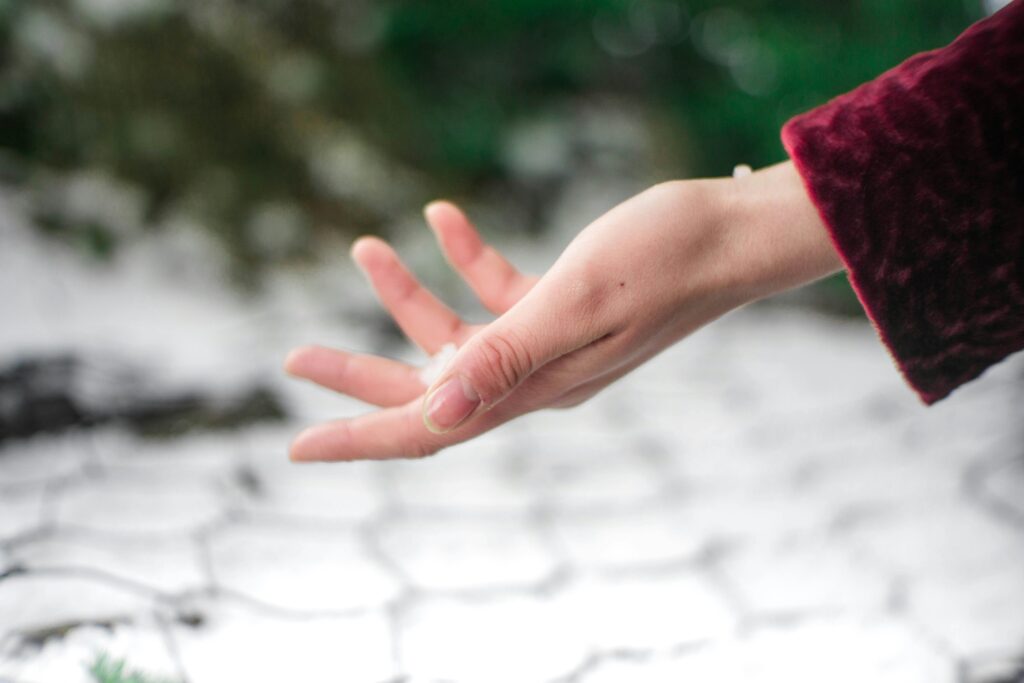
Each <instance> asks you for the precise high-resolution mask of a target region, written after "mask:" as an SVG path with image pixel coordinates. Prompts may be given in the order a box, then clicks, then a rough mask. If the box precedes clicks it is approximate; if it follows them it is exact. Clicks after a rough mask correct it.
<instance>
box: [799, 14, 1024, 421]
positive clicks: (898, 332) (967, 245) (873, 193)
mask: <svg viewBox="0 0 1024 683" xmlns="http://www.w3.org/2000/svg"><path fill="white" fill-rule="evenodd" d="M782 141H783V144H784V145H785V147H786V151H787V152H788V153H789V155H790V157H791V158H792V159H793V161H794V163H795V164H796V166H797V169H798V170H799V172H800V174H801V176H802V177H803V180H804V183H805V185H806V187H807V190H808V192H809V194H810V196H811V199H812V201H813V202H814V203H815V204H816V206H817V207H818V210H819V212H820V213H821V216H822V218H823V219H824V221H825V223H826V225H827V227H828V229H829V231H830V233H831V236H832V239H833V242H834V243H835V245H836V247H837V249H838V251H839V254H840V256H841V257H842V259H843V261H844V263H845V264H846V267H847V271H848V275H849V278H850V281H851V283H852V284H853V286H854V289H856V291H857V294H858V296H859V297H860V300H861V303H862V304H863V306H864V308H865V310H866V311H867V313H868V315H869V317H870V318H871V320H872V322H873V323H874V324H875V327H876V328H877V329H878V332H879V334H880V335H881V337H882V339H883V341H885V343H886V344H887V346H888V347H889V349H890V351H891V352H892V355H893V357H894V358H895V360H896V362H897V364H898V366H899V367H900V369H901V371H902V372H903V374H904V376H905V377H906V378H907V380H908V381H909V383H910V384H911V386H913V387H914V388H915V389H916V390H917V392H918V394H919V395H920V396H921V398H922V399H923V400H924V401H925V402H926V403H929V404H930V403H934V402H935V401H938V400H940V399H942V398H944V397H946V396H947V395H948V394H949V393H950V392H951V391H953V390H954V389H955V388H956V387H958V386H960V385H961V384H963V383H965V382H968V381H969V380H971V379H973V378H975V377H977V376H978V375H980V374H981V373H982V372H984V371H985V369H986V368H988V367H989V366H991V365H993V364H995V363H998V362H999V361H1001V360H1003V359H1004V358H1006V357H1007V356H1008V355H1010V354H1011V353H1013V352H1015V351H1018V350H1020V349H1022V348H1024V0H1015V1H1014V2H1013V3H1011V4H1010V5H1008V6H1006V7H1005V8H1003V9H1002V10H1001V11H999V12H997V13H996V14H994V15H993V16H991V17H989V18H987V19H985V20H983V21H980V22H978V23H976V24H974V25H973V26H972V27H970V28H969V29H968V30H967V31H965V32H964V33H963V34H962V35H961V36H960V37H959V38H957V39H956V41H954V42H953V43H952V44H950V45H949V46H947V47H945V48H942V49H939V50H934V51H931V52H924V53H921V54H918V55H915V56H914V57H911V58H910V59H908V60H907V61H905V62H904V63H903V64H901V65H900V66H898V67H896V68H895V69H892V70H890V71H888V72H886V73H885V74H883V75H882V76H880V77H878V78H877V79H875V80H874V81H871V82H870V83H867V84H865V85H862V86H861V87H859V88H857V89H856V90H854V91H852V92H850V93H847V94H845V95H842V96H840V97H838V98H836V99H834V100H832V101H830V102H828V103H827V104H825V105H823V106H821V107H819V108H817V109H814V110H812V111H810V112H808V113H806V114H802V115H800V116H797V117H795V118H793V119H792V120H790V121H789V122H787V123H786V125H785V126H784V127H783V129H782Z"/></svg>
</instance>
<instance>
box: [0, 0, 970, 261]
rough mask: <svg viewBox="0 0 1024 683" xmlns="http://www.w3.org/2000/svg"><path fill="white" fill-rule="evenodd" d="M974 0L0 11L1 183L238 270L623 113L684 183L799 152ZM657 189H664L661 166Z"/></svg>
mask: <svg viewBox="0 0 1024 683" xmlns="http://www.w3.org/2000/svg"><path fill="white" fill-rule="evenodd" d="M980 15H981V12H980V9H979V8H978V7H977V6H975V4H974V3H973V2H971V1H970V0H968V1H967V2H965V0H859V1H856V2H855V1H853V0H840V1H836V2H828V3H823V2H817V1H812V0H788V1H786V2H768V1H767V0H733V1H731V2H728V3H722V2H712V1H711V0H687V1H686V2H682V1H679V0H487V1H486V2H483V1H481V0H444V1H443V2H423V1H422V0H379V1H376V2H375V1H372V0H344V1H343V2H337V1H336V0H0V174H2V175H3V177H4V178H6V179H7V180H8V181H9V182H19V183H25V184H27V186H28V187H30V188H35V189H36V194H35V196H36V198H37V201H36V204H37V214H38V215H39V218H40V220H41V222H42V223H43V224H44V225H46V226H48V227H49V228H50V229H51V230H53V231H54V232H57V233H61V234H66V235H69V236H71V237H73V238H75V239H77V240H78V241H80V242H81V243H83V244H87V245H92V248H93V249H94V250H95V251H96V252H97V253H99V254H110V253H112V250H113V248H114V247H115V246H116V243H117V239H118V236H119V235H120V233H119V232H118V229H117V228H116V227H111V226H104V224H103V223H104V220H105V219H104V218H103V217H102V216H101V217H99V218H97V216H95V215H91V216H87V217H85V218H82V217H81V216H76V215H75V214H74V212H72V211H69V210H68V209H67V207H66V206H63V205H62V204H61V202H60V201H58V199H55V197H57V198H59V196H60V193H59V192H55V191H54V189H53V188H54V187H55V183H56V185H57V186H59V185H60V179H61V178H65V177H67V175H68V174H71V173H79V172H82V171H90V172H94V173H100V174H102V176H103V177H104V178H108V179H114V181H116V182H123V183H126V184H128V185H129V186H131V187H132V188H134V189H135V190H136V191H138V192H139V193H140V194H141V198H142V200H141V218H140V221H139V222H141V223H144V224H147V225H151V226H157V225H159V224H161V223H162V222H164V221H165V220H166V219H167V218H168V217H169V216H172V215H179V214H185V215H188V216H191V217H193V218H195V219H196V220H198V221H199V222H201V223H203V224H204V225H206V226H208V227H209V228H210V229H211V230H213V231H214V233H215V234H216V235H217V236H218V237H219V238H220V239H221V240H222V241H223V243H224V244H225V245H226V246H227V247H228V249H229V252H230V253H231V254H233V255H234V257H235V261H236V264H237V265H238V272H244V273H252V272H258V269H259V266H260V265H263V264H267V263H271V262H276V261H279V260H281V259H289V258H295V257H302V256H304V255H308V254H309V253H310V252H312V251H315V248H316V244H317V241H316V236H317V235H318V234H324V233H329V232H332V231H338V230H342V231H346V232H354V231H367V230H369V231H379V230H382V229H386V227H387V226H388V225H389V224H391V223H392V222H393V221H394V219H395V218H396V217H399V216H401V215H403V214H404V213H406V212H408V211H410V210H411V209H414V208H416V207H417V206H418V205H419V204H420V203H421V202H422V201H424V200H425V199H428V198H430V197H431V196H432V195H434V194H436V193H444V194H446V195H465V196H472V195H474V194H475V193H481V192H484V193H486V192H492V193H493V192H495V191H498V192H500V191H502V190H503V189H504V188H508V187H514V186H515V185H516V182H515V181H516V179H515V177H514V176H515V169H514V168H511V167H510V165H509V163H508V160H507V156H508V155H507V154H505V153H504V150H505V147H506V145H507V144H508V136H509V131H510V130H512V129H514V128H515V126H517V125H518V124H520V123H522V122H524V121H529V120H531V118H533V117H536V116H537V115H538V113H544V112H551V111H558V110H559V108H560V107H564V106H565V104H566V103H572V102H577V101H581V100H582V101H585V100H589V99H594V98H603V97H610V98H615V99H617V100H619V101H625V102H629V103H630V104H631V106H633V107H636V108H638V109H639V110H641V111H642V112H643V113H644V118H645V120H647V121H648V122H651V121H653V122H657V125H656V126H654V129H656V134H657V135H658V136H660V137H661V139H660V140H659V147H660V148H661V149H664V150H667V156H668V157H669V165H668V172H670V173H673V174H675V175H682V174H688V175H716V174H726V173H728V172H729V171H730V170H731V168H732V166H733V165H734V164H736V163H738V162H741V161H743V162H747V163H750V164H752V165H754V166H758V165H763V164H768V163H772V162H775V161H778V160H780V159H781V158H782V157H783V151H782V148H781V145H780V143H779V141H778V130H779V128H780V126H781V125H782V123H783V122H784V121H785V120H786V119H787V118H788V117H790V116H792V115H794V114H796V113H799V112H800V111H804V110H806V109H809V108H811V107H813V106H815V105H817V104H820V103H822V102H824V101H825V100H827V99H828V98H830V97H832V96H835V95H837V94H840V93H842V92H844V91H846V90H849V89H851V88H853V87H855V86H856V85H858V84H860V83H862V82H864V81H866V80H869V79H870V78H872V77H874V76H875V75H877V74H879V73H881V72H882V71H884V70H885V69H886V68H888V67H891V66H894V65H896V64H897V63H899V62H900V61H901V60H903V59H904V58H906V57H907V56H909V55H911V54H913V53H915V52H917V51H920V50H924V49H930V48H934V47H938V46H941V45H944V44H946V43H947V42H949V41H950V40H951V39H952V38H953V37H955V36H956V34H957V33H959V32H960V31H961V30H963V29H964V28H965V27H966V26H967V25H968V24H970V23H971V22H972V21H974V20H976V19H978V18H980ZM659 172H664V171H663V170H660V171H659Z"/></svg>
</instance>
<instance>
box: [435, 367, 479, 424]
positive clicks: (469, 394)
mask: <svg viewBox="0 0 1024 683" xmlns="http://www.w3.org/2000/svg"><path fill="white" fill-rule="evenodd" d="M479 405H480V396H478V395H477V393H476V391H474V390H473V387H472V386H470V384H469V382H468V381H467V380H465V379H463V378H462V377H452V378H451V379H450V380H448V381H447V382H445V383H444V384H442V385H441V386H440V387H439V388H438V389H436V390H435V391H434V392H433V393H432V394H430V396H429V397H427V401H426V404H425V406H424V410H423V421H424V423H426V425H427V429H429V430H430V431H432V432H434V433H435V434H441V433H443V432H448V431H451V430H453V429H455V428H456V427H458V426H459V425H460V424H462V423H463V422H465V421H466V418H468V417H469V416H470V415H472V414H473V411H474V410H476V409H477V407H478V406H479Z"/></svg>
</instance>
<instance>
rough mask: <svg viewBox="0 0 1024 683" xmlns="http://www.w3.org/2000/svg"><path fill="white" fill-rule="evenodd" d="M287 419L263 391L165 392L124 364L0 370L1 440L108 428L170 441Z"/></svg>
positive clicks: (37, 362)
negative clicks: (188, 434) (221, 393)
mask: <svg viewBox="0 0 1024 683" xmlns="http://www.w3.org/2000/svg"><path fill="white" fill-rule="evenodd" d="M284 417H285V410H284V408H283V406H282V404H281V401H280V400H279V398H278V397H277V395H276V394H275V393H274V392H273V391H272V390H271V389H269V388H268V387H265V386H255V387H248V388H244V389H241V390H238V391H235V392H232V393H231V394H230V395H227V396H214V395H212V394H210V393H208V392H205V391H202V390H198V389H197V390H185V391H182V390H173V391H168V390H166V389H161V388H159V387H154V386H153V385H152V384H151V383H147V382H145V381H144V378H143V376H142V374H141V373H139V372H138V371H137V370H136V369H134V368H133V367H131V366H130V365H128V364H125V363H120V362H111V361H106V360H103V361H100V360H96V359H89V360H83V359H81V358H78V357H76V356H73V355H70V354H65V355H56V356H49V357H33V358H23V359H19V360H17V361H15V362H13V363H11V364H9V365H7V366H0V442H2V441H4V440H7V439H16V438H27V437H31V436H33V435H36V434H41V433H55V432H61V431H64V430H67V429H70V428H73V427H74V428H83V427H84V428H88V427H93V426H96V425H101V424H109V423H120V424H123V425H124V426H125V427H127V428H128V429H130V430H132V431H134V432H136V433H139V434H142V435H145V436H159V437H168V436H176V435H179V434H183V433H186V432H191V431H196V430H219V429H232V428H237V427H240V426H243V425H246V424H250V423H253V422H258V421H263V420H280V419H282V418H284Z"/></svg>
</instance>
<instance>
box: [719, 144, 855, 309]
mask: <svg viewBox="0 0 1024 683" xmlns="http://www.w3.org/2000/svg"><path fill="white" fill-rule="evenodd" d="M713 182H714V183H715V187H716V190H715V191H716V192H717V193H718V195H719V199H718V206H719V211H720V212H721V215H722V225H723V229H725V230H727V231H728V232H729V239H728V241H729V243H730V244H731V246H732V260H733V261H734V273H735V278H736V279H735V281H734V282H732V283H731V285H730V286H731V287H733V288H734V290H735V291H736V292H737V294H738V296H739V297H740V298H741V299H742V300H744V301H745V302H751V301H755V300H757V299H762V298H765V297H768V296H772V295H774V294H778V293H781V292H784V291H786V290H788V289H793V288H795V287H799V286H802V285H804V284H807V283H810V282H813V281H815V280H818V279H820V278H823V277H825V276H827V275H831V274H832V273H835V272H838V271H840V270H842V267H843V266H842V261H841V259H840V258H839V254H838V253H837V251H836V248H835V245H834V244H833V243H832V238H831V236H830V235H829V232H828V229H827V227H826V226H825V224H824V222H823V221H822V219H821V216H820V215H819V213H818V210H817V207H815V206H814V204H813V202H812V201H811V199H810V197H809V196H808V194H807V191H806V189H805V187H804V184H803V180H802V178H801V177H800V175H799V173H798V172H797V170H796V168H795V167H794V165H793V163H792V162H789V161H787V162H784V163H780V164H775V165H773V166H769V167H766V168H763V169H760V170H758V171H755V172H754V173H752V174H750V175H748V176H746V177H743V178H739V179H732V178H727V179H717V180H715V181H713Z"/></svg>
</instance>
